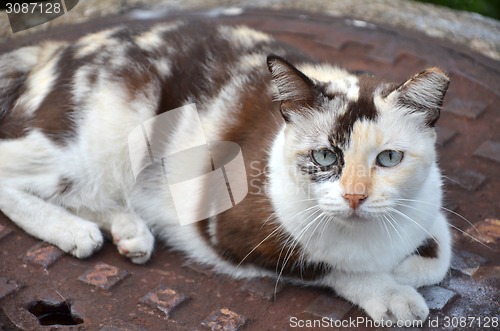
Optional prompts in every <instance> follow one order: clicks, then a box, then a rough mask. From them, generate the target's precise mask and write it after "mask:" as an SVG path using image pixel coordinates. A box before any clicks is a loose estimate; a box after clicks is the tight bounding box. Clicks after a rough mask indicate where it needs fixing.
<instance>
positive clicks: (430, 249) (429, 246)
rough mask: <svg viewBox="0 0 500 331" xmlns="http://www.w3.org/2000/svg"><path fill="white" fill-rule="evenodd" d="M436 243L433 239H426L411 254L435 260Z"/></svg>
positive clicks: (436, 253)
mask: <svg viewBox="0 0 500 331" xmlns="http://www.w3.org/2000/svg"><path fill="white" fill-rule="evenodd" d="M438 248H439V247H438V243H437V242H436V241H435V240H434V239H430V238H429V239H427V240H426V241H425V242H424V243H423V244H422V245H420V246H419V247H418V248H417V250H416V251H415V252H414V253H413V254H415V255H420V256H421V257H425V258H430V259H436V258H437V257H438Z"/></svg>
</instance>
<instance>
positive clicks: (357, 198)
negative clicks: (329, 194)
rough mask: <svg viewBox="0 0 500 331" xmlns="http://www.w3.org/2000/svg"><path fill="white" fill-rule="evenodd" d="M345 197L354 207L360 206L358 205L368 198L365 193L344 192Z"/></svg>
mask: <svg viewBox="0 0 500 331" xmlns="http://www.w3.org/2000/svg"><path fill="white" fill-rule="evenodd" d="M343 197H344V199H346V200H347V202H348V203H349V206H351V208H352V209H356V208H358V206H359V205H360V204H361V203H362V202H363V201H364V200H365V199H366V198H367V196H366V195H364V194H344V195H343Z"/></svg>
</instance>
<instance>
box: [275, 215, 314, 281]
mask: <svg viewBox="0 0 500 331" xmlns="http://www.w3.org/2000/svg"><path fill="white" fill-rule="evenodd" d="M318 211H320V210H319V209H318V210H315V211H313V212H312V213H311V214H310V215H309V216H308V217H306V218H305V219H304V220H302V221H301V222H300V223H299V224H298V225H297V226H296V227H295V229H294V230H292V232H291V233H287V231H283V237H284V238H283V239H284V242H282V243H281V250H280V254H279V256H278V260H277V262H276V263H277V264H276V273H278V269H279V264H280V261H281V255H282V254H283V251H284V250H285V248H287V247H289V245H288V243H289V242H292V243H293V242H294V240H295V236H294V232H295V231H296V230H298V229H299V228H300V227H301V226H302V225H303V224H304V223H306V222H307V221H308V220H309V219H310V218H312V217H314V215H315V214H316V213H317V212H318ZM283 239H282V240H280V242H281V241H283ZM287 254H288V251H287V253H286V254H285V256H286V255H287Z"/></svg>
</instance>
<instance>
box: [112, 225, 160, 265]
mask: <svg viewBox="0 0 500 331" xmlns="http://www.w3.org/2000/svg"><path fill="white" fill-rule="evenodd" d="M112 235H113V242H114V244H115V245H116V247H117V248H118V252H119V253H120V254H121V255H124V256H126V257H128V258H129V259H130V260H131V261H132V262H134V263H137V264H143V263H146V262H147V261H148V260H149V258H150V257H151V253H152V252H153V248H154V242H155V240H154V237H153V235H152V234H151V232H150V231H149V229H148V228H147V226H146V225H145V224H144V223H133V224H127V225H126V226H122V227H115V226H114V227H113V229H112Z"/></svg>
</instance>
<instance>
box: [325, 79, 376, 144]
mask: <svg viewBox="0 0 500 331" xmlns="http://www.w3.org/2000/svg"><path fill="white" fill-rule="evenodd" d="M358 82H359V83H358V84H359V94H358V95H359V96H358V99H357V100H355V101H350V102H349V104H348V106H347V110H346V111H345V112H344V114H343V115H341V116H340V117H339V118H338V119H337V124H336V127H335V128H334V132H333V134H332V142H334V143H335V144H338V145H342V146H346V145H347V144H348V142H349V136H350V134H351V132H352V128H353V126H354V123H356V122H357V121H361V120H375V119H376V118H377V116H378V112H377V108H376V106H375V103H374V95H375V92H376V91H377V89H378V88H379V87H380V86H383V84H382V81H381V80H379V79H377V78H375V77H372V76H360V77H359V78H358Z"/></svg>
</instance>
